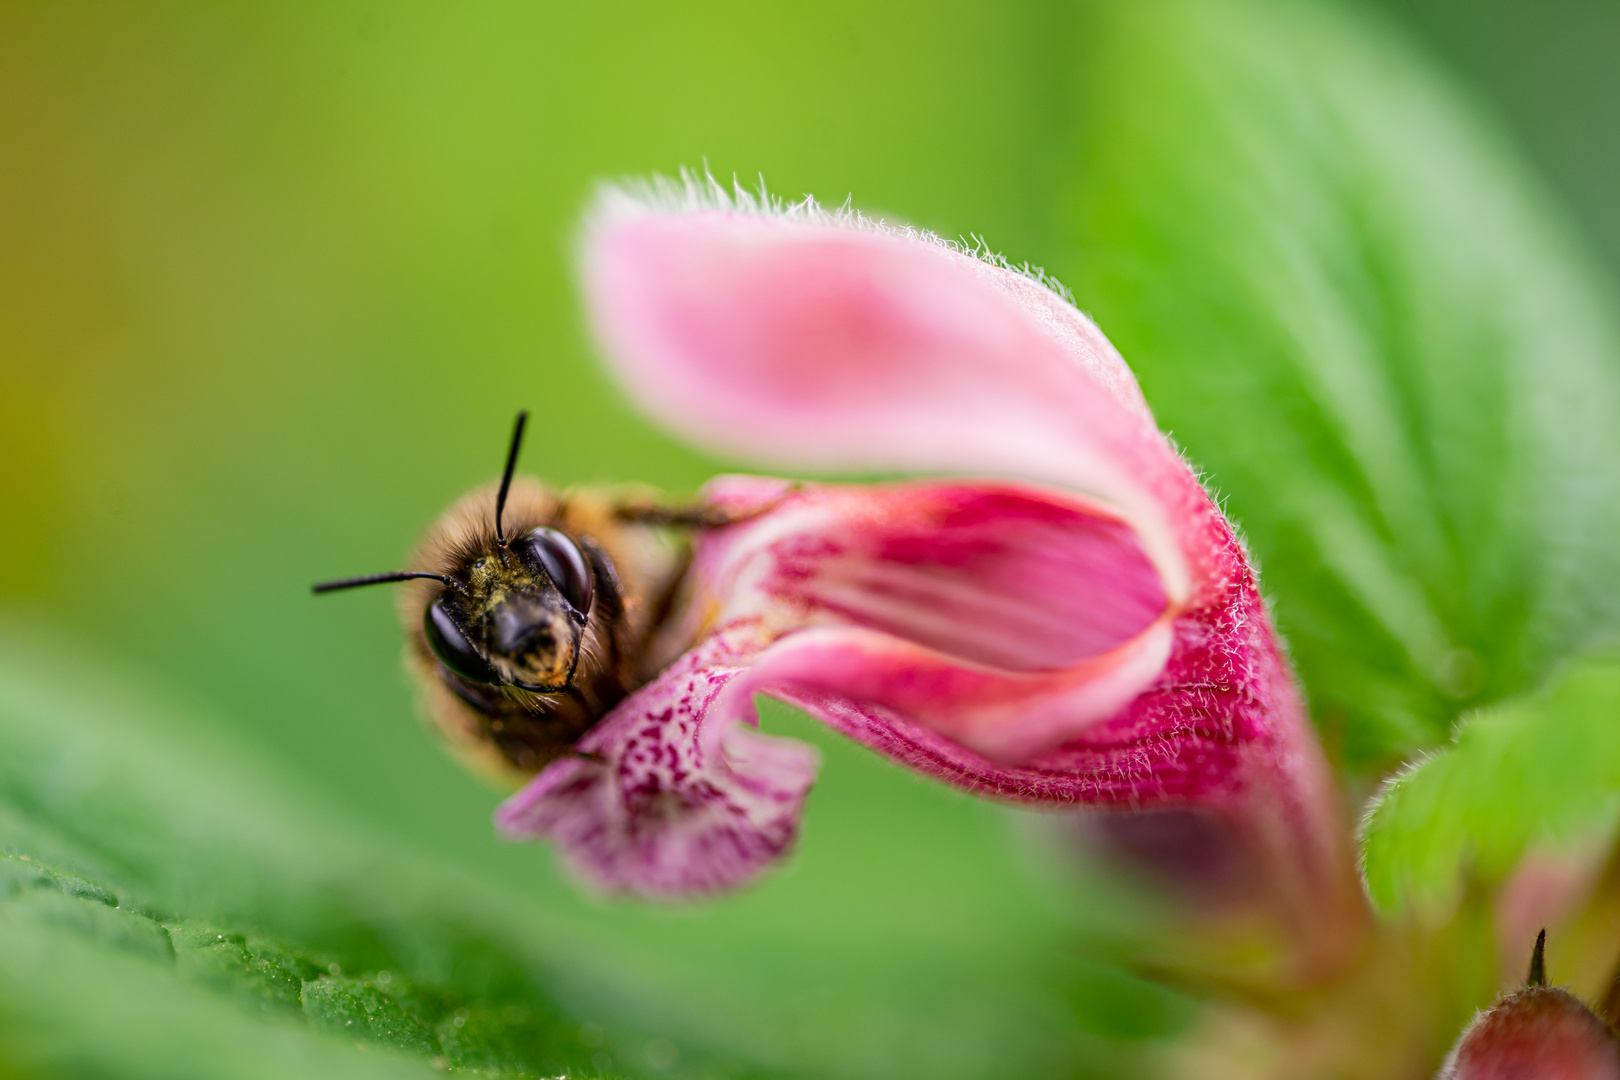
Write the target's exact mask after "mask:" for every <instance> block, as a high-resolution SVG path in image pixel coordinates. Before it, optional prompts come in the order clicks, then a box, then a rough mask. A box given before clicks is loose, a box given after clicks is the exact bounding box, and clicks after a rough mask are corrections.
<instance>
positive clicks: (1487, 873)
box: [1362, 656, 1620, 911]
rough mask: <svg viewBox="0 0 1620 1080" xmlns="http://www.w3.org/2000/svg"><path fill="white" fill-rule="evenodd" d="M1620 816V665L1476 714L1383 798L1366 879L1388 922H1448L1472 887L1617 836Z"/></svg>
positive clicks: (1572, 671) (1370, 835) (1601, 664)
mask: <svg viewBox="0 0 1620 1080" xmlns="http://www.w3.org/2000/svg"><path fill="white" fill-rule="evenodd" d="M1617 814H1620V657H1616V656H1605V657H1601V658H1595V659H1589V660H1585V661H1582V662H1581V663H1578V664H1576V665H1573V666H1572V667H1570V668H1569V670H1567V671H1566V672H1564V673H1563V674H1562V675H1560V676H1559V678H1558V679H1556V680H1555V681H1554V682H1553V683H1552V685H1551V686H1549V687H1548V688H1547V689H1546V690H1544V691H1542V692H1540V693H1537V694H1533V695H1530V696H1527V697H1522V698H1516V699H1514V700H1512V701H1507V702H1503V703H1502V704H1500V705H1496V706H1493V707H1491V708H1489V709H1486V710H1483V711H1481V712H1479V713H1476V714H1475V715H1474V716H1472V717H1471V718H1469V719H1468V720H1467V721H1466V722H1465V723H1464V724H1463V725H1462V727H1461V728H1460V729H1459V731H1458V733H1457V738H1456V743H1455V745H1453V746H1449V747H1447V748H1446V749H1444V750H1443V751H1441V752H1439V753H1437V754H1435V755H1433V756H1432V757H1430V758H1429V759H1428V760H1426V761H1423V762H1422V763H1420V764H1418V765H1416V766H1414V767H1412V768H1410V769H1408V770H1406V771H1405V772H1404V773H1402V774H1401V775H1400V776H1398V777H1396V778H1395V779H1394V780H1392V781H1390V783H1389V784H1388V785H1387V786H1386V787H1385V789H1384V792H1383V794H1382V796H1381V797H1380V798H1379V800H1378V802H1377V803H1376V804H1375V806H1374V807H1373V809H1372V811H1371V813H1370V814H1369V815H1368V818H1367V822H1366V825H1365V827H1364V830H1363V837H1362V844H1363V869H1364V872H1365V874H1366V879H1367V888H1368V891H1369V892H1370V893H1371V895H1372V897H1373V899H1374V901H1375V902H1376V903H1377V904H1378V905H1379V906H1380V907H1382V908H1384V909H1386V910H1407V909H1413V908H1415V909H1418V910H1426V911H1444V910H1446V909H1448V908H1449V907H1450V906H1451V904H1452V903H1453V901H1454V900H1455V899H1456V897H1457V895H1458V890H1459V889H1460V888H1461V885H1462V882H1463V878H1464V875H1465V874H1466V873H1474V874H1478V875H1480V876H1481V877H1484V878H1486V879H1487V880H1489V879H1496V878H1500V877H1501V876H1502V875H1504V874H1506V873H1507V872H1508V871H1509V870H1511V869H1512V868H1513V866H1514V865H1515V864H1516V863H1517V862H1518V860H1519V859H1520V857H1521V856H1523V855H1524V854H1525V852H1527V851H1528V850H1529V849H1530V848H1531V847H1533V846H1539V845H1549V844H1550V845H1560V844H1562V845H1568V844H1573V843H1578V842H1580V841H1582V840H1586V839H1590V838H1592V837H1593V835H1594V834H1600V833H1602V832H1603V831H1604V830H1612V829H1613V827H1614V825H1615V822H1616V820H1617Z"/></svg>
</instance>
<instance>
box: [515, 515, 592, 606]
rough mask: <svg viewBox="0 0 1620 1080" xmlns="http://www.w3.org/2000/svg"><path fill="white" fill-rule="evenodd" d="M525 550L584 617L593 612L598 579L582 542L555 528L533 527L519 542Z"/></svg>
mask: <svg viewBox="0 0 1620 1080" xmlns="http://www.w3.org/2000/svg"><path fill="white" fill-rule="evenodd" d="M519 543H520V545H521V547H522V549H523V551H524V552H525V553H526V554H527V555H528V556H529V557H530V558H532V559H533V560H534V561H535V562H537V563H539V564H540V566H541V567H542V568H543V569H544V570H545V572H546V574H547V575H549V576H550V578H551V582H552V584H553V585H556V586H557V591H558V592H560V593H562V596H563V599H564V600H567V601H568V604H569V606H570V607H572V608H573V609H574V610H575V611H576V612H577V613H578V614H579V615H580V617H581V618H583V617H584V616H586V615H588V614H590V610H591V599H592V597H594V596H595V595H596V578H595V577H594V576H593V575H592V574H591V564H590V563H589V562H587V561H586V560H585V555H584V553H583V552H581V551H580V550H579V545H578V544H576V543H574V541H573V540H571V539H570V538H569V536H568V534H567V533H564V532H559V531H558V530H556V529H547V528H544V527H542V528H538V529H530V530H529V531H528V532H526V533H524V534H523V539H522V540H521V541H519Z"/></svg>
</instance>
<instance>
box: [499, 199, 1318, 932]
mask: <svg viewBox="0 0 1620 1080" xmlns="http://www.w3.org/2000/svg"><path fill="white" fill-rule="evenodd" d="M584 284H585V292H586V299H587V304H588V307H589V313H590V318H591V322H592V327H593V330H594V332H595V334H596V336H597V337H598V339H599V341H600V342H601V344H602V347H603V352H604V354H605V355H606V357H607V359H608V360H609V362H610V364H611V365H612V367H613V370H614V371H615V372H616V374H617V375H618V376H619V378H620V380H621V381H622V382H623V383H624V385H625V386H626V388H627V389H628V391H629V393H630V394H631V395H632V396H633V397H634V398H635V400H636V401H637V402H638V403H639V404H640V405H641V406H642V408H643V409H645V410H646V411H647V412H649V413H650V414H652V415H653V416H654V417H655V418H656V419H658V420H660V421H661V422H662V423H664V424H665V425H667V426H668V427H670V428H672V429H674V430H676V431H678V432H680V433H682V434H684V435H686V436H687V437H689V438H690V439H692V440H693V441H695V442H698V443H701V444H703V445H706V446H708V447H711V448H714V449H717V450H720V451H723V452H726V453H731V454H737V455H743V456H747V457H749V458H751V459H753V460H757V461H762V462H766V463H769V464H772V465H776V466H788V467H793V468H803V469H814V470H818V471H826V470H837V469H853V470H884V471H891V472H892V471H902V472H912V473H923V474H934V475H941V474H944V475H954V476H956V477H959V478H958V479H940V480H927V479H923V480H917V481H912V482H909V483H901V484H885V485H876V486H858V485H849V486H839V485H789V484H787V483H785V482H783V481H775V480H765V479H761V478H750V477H728V478H722V479H721V480H718V481H715V482H714V483H712V484H711V485H710V486H709V488H708V489H707V492H706V496H705V497H706V500H707V501H708V502H710V503H711V504H712V505H713V506H715V507H717V508H721V509H726V510H728V511H731V512H732V513H733V515H734V516H736V517H737V518H738V519H739V520H738V523H737V524H733V525H729V526H726V527H724V528H720V529H716V530H714V531H712V532H709V533H706V534H703V535H700V536H699V537H698V538H697V543H696V551H695V556H694V563H693V566H692V570H691V572H690V575H689V580H690V585H691V589H690V592H691V596H690V599H689V601H688V603H687V606H686V610H685V614H684V621H682V622H681V623H680V624H679V625H678V626H677V627H676V628H675V629H676V631H677V633H678V636H679V638H680V640H682V641H683V642H685V643H686V645H687V646H688V652H687V653H686V655H684V656H683V657H682V658H681V660H680V661H678V662H677V663H676V664H675V665H674V666H672V667H671V668H670V669H669V670H668V671H667V672H666V673H665V675H663V676H660V677H659V678H658V679H656V680H654V682H653V683H651V684H649V685H648V686H647V687H645V688H643V690H641V691H639V692H638V693H636V694H635V695H632V697H631V698H629V699H627V700H626V701H625V702H624V703H622V704H621V705H620V706H619V707H618V708H617V709H616V710H615V711H614V712H613V713H612V714H610V715H609V716H608V717H607V718H605V719H604V720H603V721H602V722H601V723H600V724H599V725H598V726H597V727H596V728H595V729H593V730H592V731H591V732H590V733H589V734H587V735H586V736H585V738H584V739H582V740H581V742H580V744H579V749H580V750H581V751H582V755H581V756H578V757H573V758H565V759H563V760H560V761H558V762H555V763H553V764H552V765H551V766H549V767H548V768H547V769H546V770H545V771H544V772H542V773H541V774H540V776H538V777H537V778H536V779H535V781H534V782H533V783H531V784H530V785H529V787H527V788H525V789H524V790H523V791H521V792H519V793H518V794H517V795H516V796H514V797H513V798H512V799H511V800H509V801H508V802H507V803H506V805H504V806H503V807H502V808H501V810H500V812H499V814H498V818H497V820H498V822H499V824H500V825H501V827H502V829H503V830H505V831H506V832H508V833H509V834H512V835H519V836H526V835H547V836H551V837H554V838H556V839H557V840H558V841H559V843H560V845H561V847H562V848H563V850H564V851H565V853H566V854H567V855H568V856H569V858H570V859H571V860H572V861H573V862H574V863H575V865H576V866H579V867H580V868H582V869H583V870H584V871H585V872H586V873H587V875H588V876H589V877H591V878H592V879H594V880H595V881H596V882H598V883H599V884H602V885H604V886H606V887H608V888H611V889H625V890H629V891H636V892H643V893H649V894H670V893H684V892H701V891H710V890H714V889H718V888H723V887H726V886H729V885H734V884H736V883H738V882H741V881H744V880H746V879H747V878H749V877H750V876H752V875H753V874H755V873H757V872H758V871H759V870H760V869H762V868H763V867H765V866H768V865H769V864H770V863H771V862H773V861H774V860H776V859H777V858H779V857H780V856H781V854H782V852H783V851H784V850H786V848H787V846H788V845H789V844H790V843H791V840H792V838H793V835H794V829H795V827H796V823H797V819H798V813H799V809H800V805H801V803H802V801H803V798H804V796H805V794H806V792H807V791H808V788H809V785H810V783H811V781H812V779H813V776H814V762H813V759H812V758H811V757H809V756H808V755H807V753H806V752H803V751H794V750H790V749H788V748H787V745H784V744H783V743H782V741H781V740H773V739H768V738H766V737H765V736H761V735H757V734H753V733H751V732H747V731H745V730H743V728H744V727H746V726H751V725H753V724H755V723H756V722H757V721H756V718H755V715H754V707H753V698H754V695H755V694H758V693H764V694H768V695H770V696H773V697H776V698H779V699H781V700H784V701H788V702H790V703H793V704H795V705H798V706H800V707H802V708H803V709H805V710H806V711H807V712H809V713H810V714H811V715H813V716H816V717H818V718H819V719H821V720H823V721H824V722H826V723H828V724H829V725H830V726H833V727H835V728H837V729H838V730H840V731H842V732H844V733H845V734H847V735H849V736H851V737H852V738H855V739H857V740H858V741H861V742H863V743H865V744H867V745H868V746H871V747H872V748H874V749H876V750H879V751H880V752H883V753H885V754H887V755H889V756H891V757H893V758H895V759H896V760H899V761H901V762H903V763H905V764H907V765H910V766H912V767H913V768H916V769H918V770H920V771H923V772H926V773H929V774H931V775H934V776H937V777H939V778H941V779H944V780H946V781H948V782H950V783H953V784H955V785H958V786H961V787H965V788H968V789H971V790H977V791H982V792H985V793H987V794H993V795H996V796H999V797H1003V798H1009V799H1014V800H1018V801H1022V802H1034V803H1046V804H1069V805H1073V804H1092V805H1108V806H1124V807H1136V806H1144V805H1150V804H1161V803H1165V802H1181V803H1194V804H1198V805H1201V806H1208V807H1215V808H1218V809H1219V810H1220V811H1221V812H1230V813H1232V814H1236V815H1237V816H1238V817H1243V818H1245V820H1248V819H1251V818H1252V819H1253V820H1254V821H1256V822H1258V823H1259V824H1258V825H1257V827H1256V828H1255V829H1251V830H1250V833H1251V834H1252V836H1251V839H1252V840H1253V842H1254V844H1255V846H1256V847H1257V848H1263V849H1266V850H1268V851H1272V852H1277V853H1282V852H1288V855H1287V856H1285V857H1284V861H1287V859H1290V858H1291V859H1293V861H1294V862H1295V863H1297V864H1299V865H1298V867H1297V868H1296V869H1295V870H1290V871H1288V872H1287V873H1285V874H1283V876H1285V877H1287V876H1289V875H1290V874H1291V875H1293V876H1292V877H1291V878H1290V881H1289V882H1288V883H1285V884H1282V885H1278V888H1280V889H1283V890H1284V891H1289V890H1291V891H1292V892H1293V893H1294V894H1295V899H1296V900H1297V899H1300V898H1301V897H1302V896H1303V895H1304V894H1305V893H1307V892H1309V891H1310V890H1311V888H1312V886H1311V885H1310V884H1308V882H1309V881H1310V880H1313V879H1315V880H1321V879H1325V878H1327V877H1334V878H1335V885H1334V887H1335V888H1337V887H1339V886H1340V885H1342V884H1343V881H1342V879H1343V878H1344V875H1343V874H1342V873H1341V872H1340V871H1339V870H1337V869H1334V867H1336V866H1339V865H1340V863H1339V862H1338V861H1337V860H1340V859H1341V857H1342V856H1343V852H1342V851H1341V850H1337V849H1335V850H1329V849H1331V848H1334V845H1335V843H1337V841H1336V840H1335V839H1333V838H1332V837H1333V836H1335V835H1336V834H1335V833H1334V824H1333V819H1335V814H1336V811H1335V810H1334V809H1333V808H1332V807H1331V806H1328V805H1326V804H1324V803H1323V801H1322V800H1321V799H1320V798H1319V797H1318V793H1319V792H1322V791H1327V790H1329V787H1328V785H1325V784H1321V783H1319V782H1318V781H1319V779H1320V777H1319V776H1318V773H1319V772H1320V768H1321V762H1320V760H1319V755H1318V753H1317V751H1316V748H1315V744H1314V742H1313V741H1312V739H1311V736H1310V734H1309V732H1308V730H1307V728H1306V726H1305V724H1304V720H1303V712H1302V709H1301V705H1300V700H1299V696H1298V693H1297V690H1296V688H1295V686H1294V684H1293V680H1292V677H1291V675H1290V673H1289V671H1288V668H1287V665H1286V663H1285V662H1284V661H1283V660H1282V658H1281V655H1280V651H1279V649H1278V644H1277V640H1276V637H1275V634H1274V632H1273V631H1272V629H1271V625H1270V620H1269V618H1268V616H1267V613H1266V611H1265V606H1264V603H1263V601H1262V600H1261V597H1260V594H1259V591H1258V589H1257V587H1256V584H1255V580H1254V575H1253V573H1252V571H1251V569H1250V567H1249V565H1248V563H1247V560H1246V558H1245V555H1244V552H1243V549H1242V546H1241V544H1240V543H1239V542H1238V540H1237V538H1236V536H1235V534H1234V533H1233V531H1232V529H1231V527H1230V525H1229V524H1228V523H1227V522H1226V520H1225V518H1224V517H1223V516H1222V515H1221V514H1220V512H1219V511H1218V509H1217V508H1216V507H1215V505H1214V503H1213V501H1212V500H1211V499H1210V498H1209V496H1208V494H1207V493H1206V492H1205V491H1204V490H1203V488H1202V487H1201V486H1200V485H1199V483H1198V481H1197V479H1196V478H1195V477H1194V475H1193V473H1192V471H1191V470H1190V469H1189V468H1188V467H1187V465H1186V464H1185V463H1184V462H1183V461H1182V460H1181V458H1180V456H1179V455H1178V454H1177V453H1176V451H1175V449H1174V448H1173V447H1172V446H1171V444H1170V442H1169V440H1168V439H1166V438H1165V436H1164V435H1163V434H1162V433H1161V432H1160V431H1159V430H1158V429H1157V428H1156V427H1155V426H1154V423H1153V419H1152V416H1151V414H1150V413H1149V412H1148V410H1147V407H1146V405H1145V403H1144V402H1143V399H1142V397H1141V394H1140V391H1139V390H1138V389H1137V386H1136V383H1135V381H1134V380H1133V378H1132V377H1131V374H1130V372H1129V370H1128V369H1127V368H1126V367H1125V365H1124V363H1123V361H1122V360H1121V359H1120V358H1119V356H1118V355H1117V354H1116V353H1115V352H1114V350H1113V348H1112V347H1111V346H1110V345H1109V344H1108V342H1107V340H1106V339H1104V338H1103V336H1102V335H1101V333H1100V332H1098V330H1097V329H1096V327H1094V326H1093V325H1092V324H1091V322H1090V321H1089V320H1087V319H1086V318H1085V317H1084V316H1083V315H1081V314H1080V313H1079V312H1078V311H1076V310H1075V309H1074V307H1073V306H1072V305H1070V304H1069V303H1068V302H1067V301H1065V300H1064V299H1063V298H1061V297H1060V296H1058V295H1057V294H1056V293H1054V292H1053V291H1051V290H1050V289H1049V288H1047V287H1046V286H1045V285H1043V284H1042V283H1040V282H1039V281H1036V280H1034V279H1032V278H1030V277H1028V276H1026V275H1023V274H1020V273H1018V272H1016V271H1013V270H1010V269H1007V268H1005V267H1003V266H1000V265H996V264H993V263H988V262H985V261H982V260H979V259H976V258H973V257H971V256H968V255H965V254H963V253H961V252H960V251H957V250H955V249H953V248H950V247H948V246H946V245H943V244H941V243H939V242H937V241H934V240H931V239H929V238H926V237H924V236H922V235H920V234H915V233H909V232H904V231H898V230H890V229H884V228H879V227H876V226H872V225H870V224H868V223H865V222H863V221H862V220H860V219H855V218H845V217H834V216H831V215H826V214H823V213H821V212H819V211H813V210H809V209H801V210H800V211H798V212H790V213H786V214H768V213H762V212H758V211H756V210H754V209H752V208H749V207H743V208H737V207H733V206H729V205H726V206H719V205H713V204H700V205H688V206H684V207H667V206H666V207H662V208H661V207H660V206H659V205H658V204H656V203H648V202H635V201H634V200H631V199H630V198H629V197H628V196H625V195H622V194H615V195H611V196H609V197H608V198H607V199H606V200H605V202H604V209H602V210H601V211H600V212H599V213H598V214H597V215H596V217H595V219H594V224H593V225H592V227H591V229H590V230H589V231H588V234H587V238H586V244H585V259H584ZM961 477H965V478H961ZM793 745H796V744H793ZM1261 807H1263V809H1259V808H1261ZM1324 838H1326V839H1324ZM1262 861H1264V859H1263V860H1262Z"/></svg>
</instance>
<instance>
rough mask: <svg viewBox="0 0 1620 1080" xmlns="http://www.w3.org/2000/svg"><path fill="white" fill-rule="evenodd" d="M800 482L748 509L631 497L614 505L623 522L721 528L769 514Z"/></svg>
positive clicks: (616, 514) (797, 489) (793, 492)
mask: <svg viewBox="0 0 1620 1080" xmlns="http://www.w3.org/2000/svg"><path fill="white" fill-rule="evenodd" d="M798 491H799V485H798V484H794V485H792V486H790V487H789V488H788V489H787V490H786V491H785V492H783V493H782V496H781V498H779V499H777V500H775V501H774V502H770V503H767V504H765V505H764V506H759V507H755V508H753V509H751V510H747V511H742V512H738V511H733V510H725V509H722V508H720V507H718V506H704V505H702V504H701V503H697V504H691V505H687V506H666V505H663V504H660V503H654V502H645V501H640V500H631V501H626V502H622V503H620V504H619V505H618V506H615V507H614V508H613V514H614V516H615V517H617V518H618V519H619V520H620V521H629V522H634V523H636V524H638V525H663V526H666V527H668V528H674V529H693V530H697V529H721V528H724V527H725V526H727V525H736V524H738V523H739V522H743V521H750V520H752V519H754V518H757V517H759V516H760V515H762V514H768V513H770V512H771V511H772V510H775V509H776V508H777V507H778V506H780V505H782V503H783V502H784V501H785V500H786V499H787V498H788V497H789V496H791V495H794V494H797V492H798Z"/></svg>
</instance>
